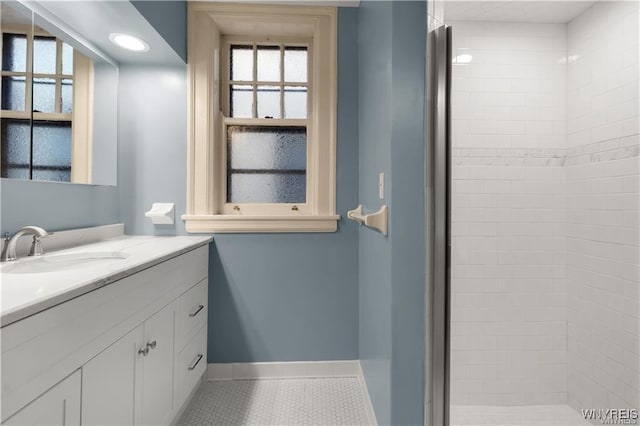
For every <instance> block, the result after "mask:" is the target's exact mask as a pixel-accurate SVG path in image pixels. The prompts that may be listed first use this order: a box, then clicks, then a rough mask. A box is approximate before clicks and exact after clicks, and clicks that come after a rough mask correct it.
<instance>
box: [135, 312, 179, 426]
mask: <svg viewBox="0 0 640 426" xmlns="http://www.w3.org/2000/svg"><path fill="white" fill-rule="evenodd" d="M175 306H176V304H175V302H174V303H172V304H170V305H168V306H166V307H165V308H163V309H162V310H161V311H159V312H158V313H156V314H155V315H154V316H152V317H151V318H149V319H148V320H146V321H145V322H144V337H145V338H144V342H145V344H146V345H147V347H148V348H149V353H148V354H147V355H146V356H145V357H144V358H143V368H142V371H143V373H142V376H143V377H142V423H143V424H145V425H162V424H168V423H169V422H170V421H171V417H172V415H173V352H174V347H173V345H174V331H173V330H174V321H175Z"/></svg>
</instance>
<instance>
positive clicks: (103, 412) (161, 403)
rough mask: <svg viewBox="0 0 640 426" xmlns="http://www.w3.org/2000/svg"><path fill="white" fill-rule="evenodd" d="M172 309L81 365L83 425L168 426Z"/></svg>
mask: <svg viewBox="0 0 640 426" xmlns="http://www.w3.org/2000/svg"><path fill="white" fill-rule="evenodd" d="M175 306H176V303H175V302H174V303H171V304H170V305H168V306H165V307H164V308H163V309H161V310H160V311H159V312H157V313H155V314H154V315H153V316H152V317H150V318H149V319H147V320H146V321H145V322H144V323H143V324H141V325H139V326H138V327H136V328H135V329H134V330H133V331H132V332H130V333H129V334H127V335H126V336H125V337H123V338H122V339H120V340H118V341H117V342H115V343H114V344H113V345H111V346H110V347H108V348H107V349H105V350H104V351H102V352H101V353H100V354H98V356H96V357H95V358H93V359H92V360H91V361H89V362H88V363H86V364H85V365H83V366H82V424H83V425H96V426H97V425H105V424H109V425H133V424H144V425H163V424H169V423H170V422H171V419H172V415H173V409H174V406H173V360H174V356H173V355H174V317H175ZM136 373H137V374H139V377H136ZM136 401H139V403H138V404H136V403H135V402H136ZM115 407H117V409H114V408H115Z"/></svg>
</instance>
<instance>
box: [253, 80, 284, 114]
mask: <svg viewBox="0 0 640 426" xmlns="http://www.w3.org/2000/svg"><path fill="white" fill-rule="evenodd" d="M281 117H282V116H281V114H280V86H258V118H281Z"/></svg>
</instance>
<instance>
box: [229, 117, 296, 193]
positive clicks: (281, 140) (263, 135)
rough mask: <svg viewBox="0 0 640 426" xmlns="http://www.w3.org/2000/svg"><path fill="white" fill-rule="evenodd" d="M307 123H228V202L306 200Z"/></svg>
mask: <svg viewBox="0 0 640 426" xmlns="http://www.w3.org/2000/svg"><path fill="white" fill-rule="evenodd" d="M306 169H307V129H306V128H305V127H270V126H229V127H227V170H228V181H227V202H230V203H304V202H306Z"/></svg>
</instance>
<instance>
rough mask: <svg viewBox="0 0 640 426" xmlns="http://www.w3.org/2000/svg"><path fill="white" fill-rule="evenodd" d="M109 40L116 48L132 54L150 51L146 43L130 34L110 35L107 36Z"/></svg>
mask: <svg viewBox="0 0 640 426" xmlns="http://www.w3.org/2000/svg"><path fill="white" fill-rule="evenodd" d="M109 40H111V43H113V44H115V45H116V46H118V47H121V48H123V49H126V50H131V51H133V52H148V51H149V50H151V47H149V44H148V43H147V42H146V41H144V40H142V39H141V38H138V37H136V36H133V35H131V34H124V33H111V34H109Z"/></svg>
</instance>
